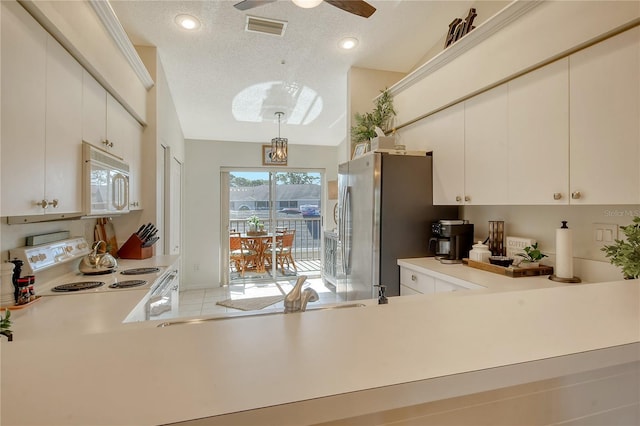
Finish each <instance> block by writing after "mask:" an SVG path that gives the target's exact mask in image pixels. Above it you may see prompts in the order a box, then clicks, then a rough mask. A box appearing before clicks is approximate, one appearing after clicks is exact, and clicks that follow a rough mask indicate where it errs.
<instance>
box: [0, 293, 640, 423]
mask: <svg viewBox="0 0 640 426" xmlns="http://www.w3.org/2000/svg"><path fill="white" fill-rule="evenodd" d="M463 293H465V295H464V297H446V296H447V295H444V296H445V297H441V296H442V295H438V294H431V295H418V296H412V297H406V298H391V299H390V302H389V304H388V305H369V306H366V307H357V308H347V309H336V310H317V311H308V312H304V313H295V314H288V315H272V316H264V317H245V318H234V319H229V320H221V321H207V322H200V323H194V324H186V325H172V326H169V327H163V328H158V327H156V325H157V323H154V322H149V323H147V324H146V327H142V328H140V327H137V328H127V327H123V329H115V330H113V331H109V332H103V333H96V334H85V335H73V334H69V335H64V334H62V335H59V336H56V338H55V339H32V340H24V341H21V340H20V337H19V335H18V336H17V339H16V340H15V341H14V342H12V343H8V342H6V340H5V341H2V343H1V344H0V350H1V357H2V358H1V359H2V376H1V377H2V378H1V380H2V418H1V421H2V424H6V425H22V424H43V425H44V424H47V425H51V424H64V425H86V424H92V425H97V424H105V425H107V424H108V425H123V424H136V425H150V424H165V423H171V422H178V421H185V420H191V419H201V418H209V417H213V416H220V415H224V414H229V413H237V412H242V411H245V410H254V409H260V408H263V407H272V408H271V409H275V410H282V412H281V415H280V416H279V417H278V419H279V421H278V423H279V424H309V423H317V422H323V421H330V420H334V419H339V418H346V417H351V416H357V415H362V414H367V413H372V412H377V411H383V410H388V409H394V408H398V407H404V406H409V405H414V404H420V403H423V402H428V401H434V400H439V399H444V398H448V397H453V396H459V395H464V394H469V393H473V392H481V391H483V390H489V389H496V388H499V387H503V386H510V385H515V384H520V383H527V382H531V381H535V380H542V379H545V378H550V377H557V376H561V375H563V374H570V373H577V372H581V371H588V370H593V369H596V368H601V367H606V366H608V365H620V364H624V363H630V362H637V361H639V360H640V321H639V320H638V319H639V318H640V281H638V280H635V281H617V282H610V283H595V284H582V285H579V286H556V287H550V288H541V289H537V290H534V291H532V290H520V291H518V290H514V291H503V292H487V291H482V290H480V291H468V292H463ZM45 302H46V301H45ZM370 303H371V302H370ZM43 320H44V319H43ZM49 320H55V318H50V319H49ZM25 401H31V402H32V403H33V404H34V406H37V409H24V402H25ZM283 404H289V405H283ZM291 404H293V405H291ZM258 412H260V410H258ZM220 418H222V419H224V416H223V417H218V419H220ZM227 420H228V419H227ZM215 421H216V418H215V417H214V418H211V419H207V421H206V423H203V424H213V423H214V422H215ZM219 424H224V423H219Z"/></svg>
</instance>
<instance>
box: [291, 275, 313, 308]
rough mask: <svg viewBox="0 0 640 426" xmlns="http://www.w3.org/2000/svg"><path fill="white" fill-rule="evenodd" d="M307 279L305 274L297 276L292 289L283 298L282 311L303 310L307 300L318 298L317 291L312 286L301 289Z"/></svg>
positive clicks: (311, 300)
mask: <svg viewBox="0 0 640 426" xmlns="http://www.w3.org/2000/svg"><path fill="white" fill-rule="evenodd" d="M306 280H307V276H306V275H301V276H299V277H298V279H297V281H296V283H295V285H294V286H293V289H292V290H291V291H290V292H289V293H288V294H287V295H286V296H285V298H284V313H285V314H288V313H291V312H304V311H305V310H306V309H307V303H308V302H315V301H317V300H319V299H320V297H319V296H318V293H316V291H315V290H314V289H312V288H306V289H304V291H303V290H302V284H304V282H305V281H306Z"/></svg>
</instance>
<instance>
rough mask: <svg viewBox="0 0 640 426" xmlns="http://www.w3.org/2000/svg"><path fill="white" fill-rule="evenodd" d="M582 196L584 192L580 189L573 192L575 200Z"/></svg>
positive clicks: (572, 195)
mask: <svg viewBox="0 0 640 426" xmlns="http://www.w3.org/2000/svg"><path fill="white" fill-rule="evenodd" d="M580 197H582V194H581V193H580V191H575V192H572V193H571V198H573V199H574V200H579V199H580Z"/></svg>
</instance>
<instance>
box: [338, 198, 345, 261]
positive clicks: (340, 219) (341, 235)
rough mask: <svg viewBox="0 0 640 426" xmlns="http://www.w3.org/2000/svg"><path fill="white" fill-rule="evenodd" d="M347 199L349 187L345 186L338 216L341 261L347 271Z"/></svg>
mask: <svg viewBox="0 0 640 426" xmlns="http://www.w3.org/2000/svg"><path fill="white" fill-rule="evenodd" d="M346 199H347V189H346V188H344V189H343V190H342V193H341V194H340V215H339V216H338V222H339V225H340V226H339V227H338V241H340V243H341V244H340V262H341V263H342V270H343V271H345V270H346V268H347V266H346V264H345V260H344V244H345V242H344V209H345V201H346Z"/></svg>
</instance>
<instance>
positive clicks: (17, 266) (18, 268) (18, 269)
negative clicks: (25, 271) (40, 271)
mask: <svg viewBox="0 0 640 426" xmlns="http://www.w3.org/2000/svg"><path fill="white" fill-rule="evenodd" d="M9 262H11V263H13V264H14V267H13V277H12V278H11V281H13V287H14V292H13V298H14V299H15V301H16V303H18V296H20V287H19V285H18V279H19V278H20V274H22V265H24V262H23V261H22V260H20V259H13V260H10V261H9Z"/></svg>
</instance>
